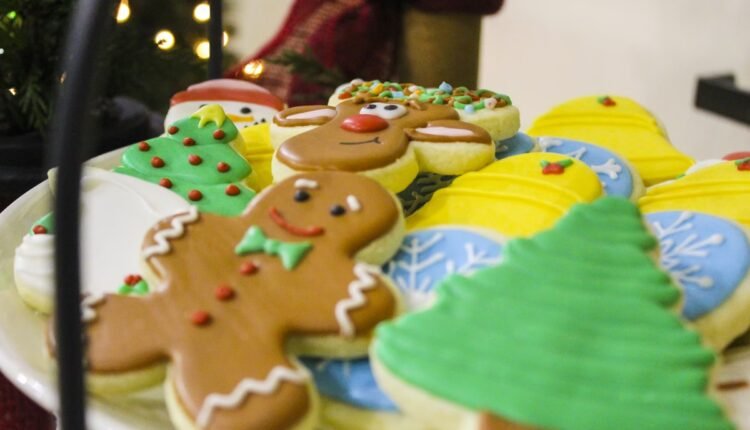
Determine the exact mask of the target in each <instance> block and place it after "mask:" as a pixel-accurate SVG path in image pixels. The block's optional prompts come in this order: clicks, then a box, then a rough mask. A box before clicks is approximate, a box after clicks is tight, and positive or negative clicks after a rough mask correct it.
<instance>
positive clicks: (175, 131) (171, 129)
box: [167, 125, 180, 134]
mask: <svg viewBox="0 0 750 430" xmlns="http://www.w3.org/2000/svg"><path fill="white" fill-rule="evenodd" d="M178 131H180V129H179V128H177V127H175V126H173V125H172V126H170V127H169V128H168V129H167V133H169V134H175V133H177V132H178Z"/></svg>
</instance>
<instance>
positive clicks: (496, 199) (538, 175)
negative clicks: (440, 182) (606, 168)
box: [407, 152, 603, 236]
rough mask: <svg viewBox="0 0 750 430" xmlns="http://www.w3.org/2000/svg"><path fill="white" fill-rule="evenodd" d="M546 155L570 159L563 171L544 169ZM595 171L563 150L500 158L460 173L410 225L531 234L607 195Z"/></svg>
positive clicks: (554, 158)
mask: <svg viewBox="0 0 750 430" xmlns="http://www.w3.org/2000/svg"><path fill="white" fill-rule="evenodd" d="M542 160H546V161H550V162H555V161H560V160H571V161H572V163H573V164H572V165H570V166H568V167H567V168H565V172H564V173H563V174H560V175H554V174H548V175H545V174H543V173H542V167H541V162H542ZM602 192H603V191H602V186H601V183H600V182H599V178H598V177H597V175H596V173H594V171H593V170H591V169H590V168H589V167H588V166H586V165H585V164H583V163H581V162H579V161H578V160H575V159H572V158H571V157H566V156H564V155H559V154H551V153H539V152H536V153H529V154H523V155H517V156H514V157H508V158H506V159H503V160H500V161H496V162H495V163H493V164H490V165H489V166H487V167H485V168H484V169H482V170H480V171H477V172H472V173H467V174H465V175H462V176H460V177H458V178H457V179H456V180H455V181H453V183H452V184H451V185H450V186H448V187H446V188H443V189H442V190H439V191H437V192H436V193H435V194H434V195H433V197H432V200H430V201H429V202H428V203H427V204H426V205H425V206H424V207H422V208H421V209H420V210H418V211H417V212H416V213H415V214H414V215H412V216H411V217H409V218H408V219H407V227H408V228H409V229H410V230H414V229H418V228H425V227H430V226H435V225H440V224H459V225H468V226H475V227H484V228H489V229H493V230H495V231H497V232H499V233H501V234H503V235H505V236H529V235H532V234H535V233H537V232H539V231H541V230H544V229H547V228H549V227H551V226H552V225H553V224H554V222H555V221H556V220H557V219H558V218H560V217H561V216H562V215H564V214H565V213H566V212H567V211H568V209H569V208H570V207H571V206H572V205H574V204H576V203H580V202H590V201H593V200H594V199H596V198H598V197H600V196H601V195H602Z"/></svg>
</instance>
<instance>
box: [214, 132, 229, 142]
mask: <svg viewBox="0 0 750 430" xmlns="http://www.w3.org/2000/svg"><path fill="white" fill-rule="evenodd" d="M224 136H226V133H224V130H216V131H215V132H214V139H216V140H221V139H223V138H224Z"/></svg>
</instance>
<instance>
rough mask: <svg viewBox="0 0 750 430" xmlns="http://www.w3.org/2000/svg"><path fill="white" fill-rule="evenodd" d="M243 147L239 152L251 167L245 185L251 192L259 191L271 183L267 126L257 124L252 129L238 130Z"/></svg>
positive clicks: (271, 147)
mask: <svg viewBox="0 0 750 430" xmlns="http://www.w3.org/2000/svg"><path fill="white" fill-rule="evenodd" d="M240 134H241V135H242V140H243V142H244V144H243V145H241V146H240V148H239V152H240V154H242V156H243V157H245V160H247V162H248V163H250V165H251V166H252V172H250V175H248V176H247V177H246V178H245V184H247V186H249V187H250V188H252V189H253V190H256V191H260V190H262V189H264V188H266V187H267V186H269V185H271V183H272V182H273V176H271V159H272V158H273V145H271V129H270V126H269V124H259V125H257V126H254V127H246V128H243V129H240Z"/></svg>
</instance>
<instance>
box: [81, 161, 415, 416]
mask: <svg viewBox="0 0 750 430" xmlns="http://www.w3.org/2000/svg"><path fill="white" fill-rule="evenodd" d="M402 235H403V217H402V215H401V214H400V212H399V209H398V204H397V202H396V201H395V199H394V197H393V196H392V195H391V194H390V193H388V192H387V191H386V190H384V189H383V188H382V187H381V186H379V185H378V184H377V183H376V182H375V181H373V180H371V179H369V178H366V177H364V176H360V175H354V174H348V173H341V172H315V173H309V174H305V175H300V176H296V177H293V178H289V179H287V180H285V181H283V182H281V183H279V184H277V185H275V186H273V187H271V188H269V189H268V190H266V191H264V192H263V194H261V195H260V196H258V198H257V199H255V200H253V202H252V203H251V205H250V206H249V207H248V208H247V210H246V211H245V212H244V213H243V214H242V215H241V216H239V217H235V218H226V217H219V216H216V215H211V214H205V213H201V214H199V213H198V212H197V211H196V210H195V208H194V207H193V208H191V209H190V211H188V212H187V213H184V214H180V215H176V216H174V217H171V218H168V219H165V220H162V221H161V222H160V223H159V224H157V225H156V226H155V227H154V228H153V229H152V230H151V231H150V232H149V234H148V235H147V236H146V239H145V241H144V245H143V251H142V257H143V258H144V260H145V267H146V269H147V270H146V277H147V278H148V279H149V283H150V284H151V285H154V286H156V289H157V290H158V292H155V293H153V294H150V295H147V296H143V297H136V296H120V295H105V296H99V297H89V298H87V299H85V300H84V318H85V320H86V322H87V325H86V335H87V338H88V351H87V355H86V358H87V360H86V363H87V366H88V371H89V383H90V386H91V387H92V388H93V389H94V390H95V391H96V392H99V393H103V394H106V393H113V392H118V391H119V392H123V391H132V390H134V389H138V388H141V387H144V386H146V385H148V384H153V383H155V382H158V381H159V380H160V379H159V376H163V374H164V364H165V363H169V364H168V372H167V374H168V377H167V381H166V383H165V389H166V397H167V406H168V409H169V412H170V416H171V418H172V420H173V422H174V424H175V426H176V427H177V428H179V429H187V428H195V427H198V428H205V429H218V428H243V429H263V430H273V429H287V428H295V429H297V428H301V429H309V428H312V427H313V426H314V425H316V423H317V396H316V394H315V391H314V388H313V385H312V384H311V381H310V377H309V374H308V373H307V372H306V371H305V370H304V369H303V368H301V367H300V366H299V365H298V364H297V362H296V361H295V360H294V359H293V358H290V354H292V353H298V352H306V353H312V354H316V355H322V356H337V355H338V356H350V355H356V354H362V353H364V352H365V348H366V346H367V341H368V338H369V336H370V334H371V331H372V330H373V328H374V327H375V325H376V324H377V323H379V322H380V321H383V320H385V319H389V318H392V317H393V316H395V315H396V314H397V313H398V311H399V299H398V294H397V291H396V290H395V287H393V286H391V285H390V283H389V282H388V281H387V280H386V278H385V277H383V276H382V275H381V274H380V270H379V268H378V267H377V266H372V265H371V264H378V265H379V264H382V263H383V262H384V261H385V260H387V259H388V258H389V257H390V256H391V255H392V254H393V253H394V252H395V251H396V249H397V248H398V245H399V243H400V242H401V237H402Z"/></svg>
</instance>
